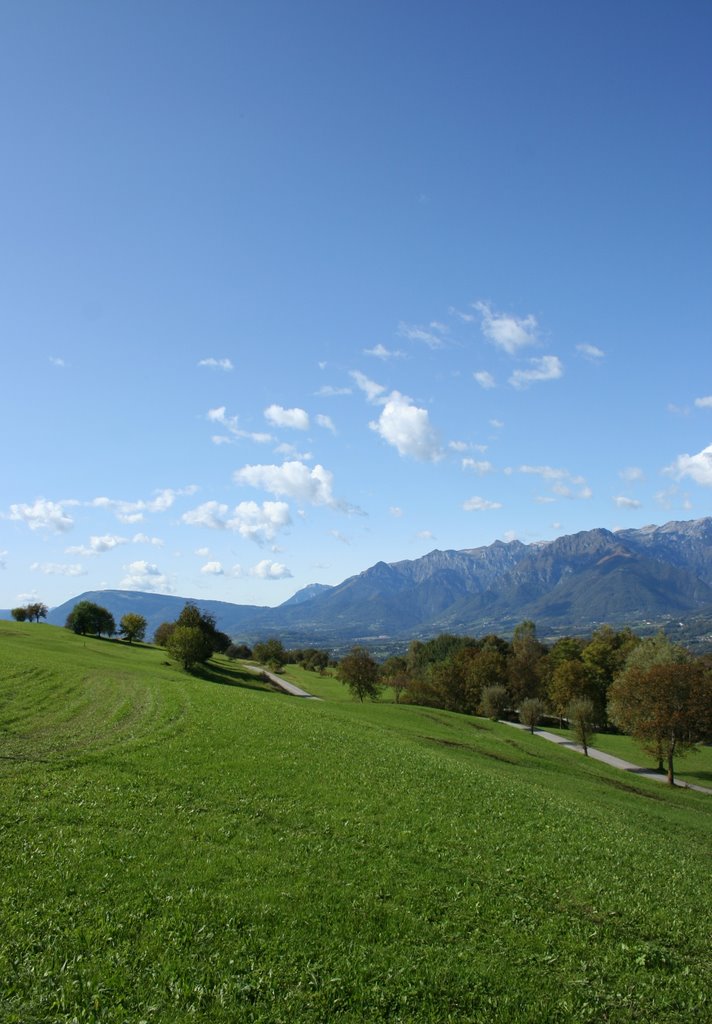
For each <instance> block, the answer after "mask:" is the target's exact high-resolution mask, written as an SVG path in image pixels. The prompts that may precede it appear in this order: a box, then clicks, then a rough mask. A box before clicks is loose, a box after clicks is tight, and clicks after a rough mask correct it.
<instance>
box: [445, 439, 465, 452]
mask: <svg viewBox="0 0 712 1024" xmlns="http://www.w3.org/2000/svg"><path fill="white" fill-rule="evenodd" d="M447 446H448V448H450V449H451V450H452V451H454V452H466V451H468V450H469V448H470V445H469V444H468V443H467V441H448V443H447Z"/></svg>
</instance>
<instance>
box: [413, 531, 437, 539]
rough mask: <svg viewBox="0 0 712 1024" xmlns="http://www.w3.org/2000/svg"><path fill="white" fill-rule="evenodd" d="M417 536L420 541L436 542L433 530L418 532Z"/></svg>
mask: <svg viewBox="0 0 712 1024" xmlns="http://www.w3.org/2000/svg"><path fill="white" fill-rule="evenodd" d="M415 536H416V537H417V539H418V540H435V534H434V533H433V531H432V530H416V533H415Z"/></svg>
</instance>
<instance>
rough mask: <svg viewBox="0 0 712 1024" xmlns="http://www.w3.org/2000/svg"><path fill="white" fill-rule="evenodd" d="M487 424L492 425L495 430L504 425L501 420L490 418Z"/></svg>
mask: <svg viewBox="0 0 712 1024" xmlns="http://www.w3.org/2000/svg"><path fill="white" fill-rule="evenodd" d="M489 425H490V426H491V427H494V429H495V430H501V429H502V427H503V426H504V423H503V422H502V420H490V421H489Z"/></svg>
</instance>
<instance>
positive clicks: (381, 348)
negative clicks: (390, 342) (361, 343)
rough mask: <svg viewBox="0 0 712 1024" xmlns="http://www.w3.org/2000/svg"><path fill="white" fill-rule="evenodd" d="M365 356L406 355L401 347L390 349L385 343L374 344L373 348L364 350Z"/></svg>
mask: <svg viewBox="0 0 712 1024" xmlns="http://www.w3.org/2000/svg"><path fill="white" fill-rule="evenodd" d="M363 354H364V355H365V356H375V357H376V359H384V360H385V359H400V358H402V357H403V356H404V355H405V352H401V351H400V349H389V348H386V347H385V345H374V347H373V348H365V349H364V350H363Z"/></svg>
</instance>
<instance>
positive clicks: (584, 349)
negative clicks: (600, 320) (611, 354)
mask: <svg viewBox="0 0 712 1024" xmlns="http://www.w3.org/2000/svg"><path fill="white" fill-rule="evenodd" d="M576 351H577V352H580V353H581V355H582V356H585V358H586V359H590V360H592V361H593V362H596V361H597V360H599V359H603V358H604V356H605V354H606V353H605V352H604V351H603V350H602V349H600V348H597V347H596V345H577V346H576Z"/></svg>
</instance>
